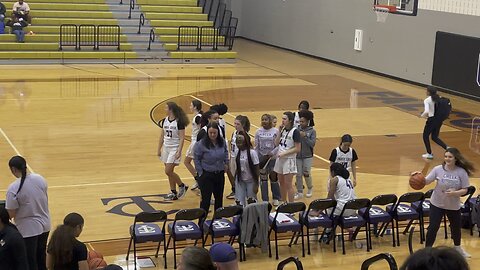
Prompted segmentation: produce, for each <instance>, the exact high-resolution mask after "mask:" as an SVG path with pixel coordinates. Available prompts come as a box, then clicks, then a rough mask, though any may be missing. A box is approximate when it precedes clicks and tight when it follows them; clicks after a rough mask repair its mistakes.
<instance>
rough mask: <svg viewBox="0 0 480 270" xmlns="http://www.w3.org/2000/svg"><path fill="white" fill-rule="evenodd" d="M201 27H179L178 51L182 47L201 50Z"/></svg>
mask: <svg viewBox="0 0 480 270" xmlns="http://www.w3.org/2000/svg"><path fill="white" fill-rule="evenodd" d="M199 39H200V27H198V26H180V27H178V43H177V44H178V45H177V50H180V48H181V47H194V48H195V49H197V50H199V48H200V47H199V45H200V42H199Z"/></svg>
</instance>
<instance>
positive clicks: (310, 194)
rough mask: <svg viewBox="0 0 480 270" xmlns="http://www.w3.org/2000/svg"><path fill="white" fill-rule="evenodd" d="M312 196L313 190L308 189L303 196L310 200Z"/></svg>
mask: <svg viewBox="0 0 480 270" xmlns="http://www.w3.org/2000/svg"><path fill="white" fill-rule="evenodd" d="M312 196H313V188H309V189H308V191H307V195H305V197H307V198H310V197H312Z"/></svg>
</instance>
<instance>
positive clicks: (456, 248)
mask: <svg viewBox="0 0 480 270" xmlns="http://www.w3.org/2000/svg"><path fill="white" fill-rule="evenodd" d="M455 250H456V251H458V253H460V255H462V256H463V257H464V258H470V257H472V255H470V254H469V253H467V252H466V251H465V250H464V249H463V248H462V247H461V246H455Z"/></svg>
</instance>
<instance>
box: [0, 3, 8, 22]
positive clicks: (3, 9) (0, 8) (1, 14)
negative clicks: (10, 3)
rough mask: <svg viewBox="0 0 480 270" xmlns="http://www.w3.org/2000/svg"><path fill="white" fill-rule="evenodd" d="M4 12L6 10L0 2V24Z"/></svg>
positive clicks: (3, 17)
mask: <svg viewBox="0 0 480 270" xmlns="http://www.w3.org/2000/svg"><path fill="white" fill-rule="evenodd" d="M5 12H7V8H6V7H5V5H4V4H3V3H2V2H0V22H3V20H4V19H5Z"/></svg>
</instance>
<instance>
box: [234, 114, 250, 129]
mask: <svg viewBox="0 0 480 270" xmlns="http://www.w3.org/2000/svg"><path fill="white" fill-rule="evenodd" d="M235 120H238V121H239V122H240V124H241V125H242V128H243V130H245V132H247V133H248V132H250V119H248V117H247V116H245V115H237V117H235Z"/></svg>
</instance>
